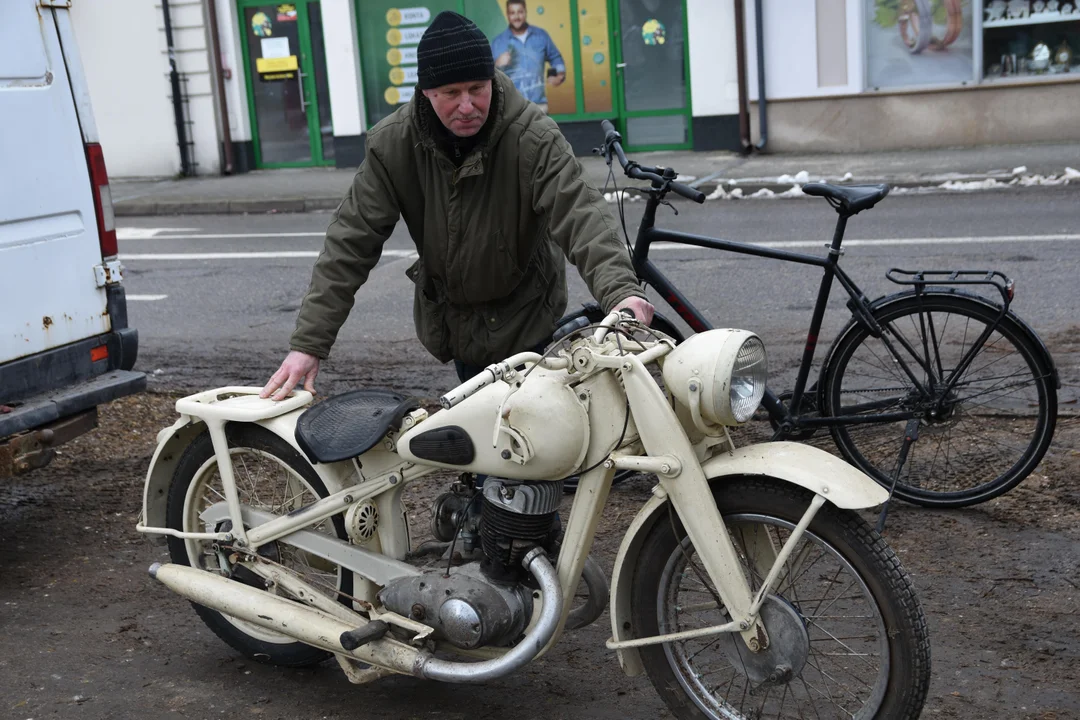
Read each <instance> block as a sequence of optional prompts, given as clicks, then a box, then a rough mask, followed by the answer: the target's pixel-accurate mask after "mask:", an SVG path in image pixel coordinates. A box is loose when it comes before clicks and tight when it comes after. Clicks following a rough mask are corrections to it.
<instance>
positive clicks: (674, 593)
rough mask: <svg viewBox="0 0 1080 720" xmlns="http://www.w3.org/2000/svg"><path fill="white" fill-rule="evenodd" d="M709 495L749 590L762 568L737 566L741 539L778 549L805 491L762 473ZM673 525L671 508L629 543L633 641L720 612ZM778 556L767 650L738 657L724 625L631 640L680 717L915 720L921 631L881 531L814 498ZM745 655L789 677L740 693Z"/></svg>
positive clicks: (924, 643)
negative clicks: (632, 547) (636, 545)
mask: <svg viewBox="0 0 1080 720" xmlns="http://www.w3.org/2000/svg"><path fill="white" fill-rule="evenodd" d="M713 495H714V497H715V499H716V503H717V506H718V507H719V508H720V512H721V514H722V515H723V517H724V522H725V524H726V525H727V527H728V530H729V532H730V533H731V537H732V540H733V542H734V543H735V547H736V550H737V552H738V556H739V559H740V561H741V562H742V563H743V572H744V573H745V574H746V576H747V577H748V578H749V579H750V581H751V588H752V589H753V590H756V589H757V588H758V587H760V584H761V580H762V577H763V576H764V575H765V574H766V573H767V572H768V567H761V568H755V569H753V570H751V569H750V568H749V565H750V560H749V558H750V557H751V556H752V553H750V552H748V547H752V546H748V544H747V543H748V541H750V540H751V539H755V538H756V539H757V541H758V542H771V543H772V544H773V547H775V548H779V547H780V545H779V544H778V543H782V542H783V541H784V540H786V539H787V537H788V536H789V532H790V529H791V528H793V527H794V526H795V525H796V524H797V523H798V521H799V519H800V518H801V516H802V514H803V513H804V512H805V510H806V508H807V507H808V506H809V504H810V500H811V499H812V495H811V494H810V493H809V492H807V491H805V490H803V489H801V488H798V487H795V486H793V485H790V484H788V483H784V482H782V481H779V480H775V479H772V478H753V479H751V478H741V479H724V480H722V481H716V482H714V485H713ZM766 533H767V534H766ZM683 534H684V533H683V529H682V526H681V524H679V523H678V520H677V519H675V518H674V515H673V514H671V513H662V514H661V515H660V516H659V519H658V521H657V522H656V524H655V525H654V526H653V528H652V529H651V530H650V532H649V535H648V536H647V537H646V539H645V541H644V543H643V545H642V551H641V555H640V556H639V557H638V560H637V565H636V567H635V570H634V584H633V588H632V590H631V608H630V609H631V622H632V628H633V633H634V637H647V636H652V635H657V634H661V633H672V632H678V631H681V630H686V629H691V628H697V627H707V626H710V625H719V624H723V623H726V622H729V621H730V620H729V619H728V618H727V614H726V613H725V612H724V611H723V610H722V608H721V607H719V606H720V603H719V602H718V601H714V600H712V598H714V597H716V593H715V590H714V589H713V588H712V586H711V583H708V584H707V583H706V581H707V577H708V576H707V575H706V574H705V572H704V569H703V568H702V567H701V564H700V561H699V560H698V559H697V557H696V553H695V552H694V548H693V546H692V544H691V543H690V541H689V539H685V538H683ZM680 540H681V541H680ZM761 547H768V546H767V545H763V546H761ZM788 563H789V568H790V569H789V571H788V574H787V576H786V577H782V578H781V580H780V582H779V584H778V585H777V586H776V589H775V590H774V593H773V596H771V597H770V598H769V600H767V601H766V603H765V605H763V606H762V617H763V619H764V620H765V629H766V632H768V633H769V638H770V643H772V644H771V646H770V649H767V650H766V651H764V652H762V653H761V654H759V655H752V654H749V652H748V651H746V650H745V645H744V644H743V640H742V638H741V636H739V635H738V634H733V633H725V634H723V635H711V636H705V637H700V638H696V639H692V640H684V641H681V642H671V643H664V644H661V645H646V646H644V647H642V648H641V649H640V653H641V660H642V663H643V665H644V667H645V672H646V673H647V674H648V676H649V679H650V680H651V681H652V684H653V686H654V687H655V688H656V691H657V692H658V693H659V694H660V696H661V697H662V698H663V699H664V702H665V703H667V705H668V708H669V709H670V710H671V712H672V714H674V715H675V717H677V718H681V719H682V720H690V719H694V720H699V719H700V718H725V719H731V718H761V717H770V718H772V717H776V718H796V717H799V718H802V717H813V718H827V717H842V718H850V717H852V716H853V715H854V716H857V717H867V718H870V717H874V718H890V719H892V718H897V719H900V718H916V717H918V716H919V713H920V711H921V710H922V706H923V703H924V702H925V700H926V693H927V688H928V687H929V684H930V640H929V634H928V631H927V628H926V621H925V618H924V617H923V614H922V610H921V608H920V606H919V602H918V600H917V598H916V597H915V591H914V588H913V586H912V583H911V580H910V578H909V577H908V576H907V573H906V572H905V571H904V569H903V567H901V565H900V561H899V560H898V559H897V558H896V556H895V555H894V554H893V552H892V550H891V549H890V548H889V547H888V545H886V544H885V541H884V540H883V539H882V538H881V536H880V535H878V534H877V533H876V532H875V531H874V530H873V529H872V528H871V527H870V526H869V525H868V524H867V523H866V522H865V521H864V520H863V519H862V518H860V517H859V516H858V515H857V514H856V513H854V512H852V511H846V510H839V509H838V508H836V507H835V506H833V505H832V504H826V505H825V506H823V507H822V508H821V510H819V511H818V513H817V515H816V516H815V517H814V520H813V522H811V523H810V526H809V528H808V530H807V533H806V534H805V535H804V536H803V538H802V539H801V540H800V545H799V546H798V547H796V548H795V551H794V552H793V553H792V555H791V559H790V560H789V561H788ZM811 568H813V569H814V571H813V572H812V573H810V572H808V571H809V570H810V569H811ZM841 574H845V577H844V578H843V579H841V577H840V576H841ZM814 603H816V604H814ZM826 603H827V604H826ZM811 604H814V607H813V608H811V607H810V606H811ZM823 605H824V608H823V607H822V606H823ZM708 606H711V607H708ZM770 606H771V610H769V608H770ZM825 613H828V614H827V615H826V614H825ZM739 646H741V647H742V648H743V650H742V653H745V654H740V651H739V649H738V648H739ZM800 648H801V649H800ZM770 652H771V653H775V654H774V655H772V656H768V653H770ZM855 653H859V654H858V655H855ZM873 653H877V654H876V655H874V654H873ZM844 657H858V658H859V659H860V660H861V661H862V662H861V663H855V662H854V660H844V659H843V658H844ZM875 657H876V658H877V660H874V659H873V658H875ZM833 658H837V660H834V659H833ZM755 659H759V662H762V663H764V665H765V667H766V669H771V668H772V667H773V665H774V664H776V665H783V664H785V663H788V664H789V667H790V671H791V674H790V675H789V676H788V677H787V678H785V679H782V680H780V681H779V682H777V683H775V684H773V685H772V686H771V687H770V686H767V685H765V684H764V682H763V683H759V684H755V685H754V687H753V688H751V684H752V681H751V680H750V679H749V677H748V675H755V674H757V675H758V677H760V673H761V669H762V668H761V667H760V666H758V667H756V668H755V666H754V664H753V660H755ZM800 659H801V660H802V662H801V663H800ZM845 664H847V665H850V666H853V667H845ZM864 664H865V665H867V666H868V667H865V668H864ZM747 667H749V668H750V670H747V669H746V668H747ZM710 668H711V669H710ZM860 681H861V682H863V683H865V686H864V685H860V684H859V682H860ZM714 683H715V685H714ZM766 687H767V688H768V689H767V691H766V690H765V689H764V688H766ZM751 689H754V690H755V692H754V693H753V694H751V693H750V692H749V691H750V690H751ZM850 696H854V698H855V699H854V700H852V699H851V697H850ZM837 705H840V706H841V707H844V708H845V709H846V710H847V711H850V712H841V711H840V710H839V709H838V708H837V707H836V706H837ZM785 711H786V712H788V714H787V715H784V714H783V713H784V712H785Z"/></svg>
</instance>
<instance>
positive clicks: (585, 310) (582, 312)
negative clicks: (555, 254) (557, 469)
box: [549, 303, 685, 494]
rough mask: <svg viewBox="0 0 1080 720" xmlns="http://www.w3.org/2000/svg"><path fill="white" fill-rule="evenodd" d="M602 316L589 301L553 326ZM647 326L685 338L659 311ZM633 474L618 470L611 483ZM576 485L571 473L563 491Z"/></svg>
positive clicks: (678, 337) (597, 307)
mask: <svg viewBox="0 0 1080 720" xmlns="http://www.w3.org/2000/svg"><path fill="white" fill-rule="evenodd" d="M604 317H606V315H605V313H604V311H603V310H601V309H600V306H599V305H597V304H596V303H589V304H587V305H585V306H583V307H582V308H581V309H579V310H577V311H575V312H572V313H570V314H569V315H566V316H565V317H563V318H562V319H561V320H559V322H558V324H557V325H556V326H555V327H556V328H561V327H562V326H563V325H566V324H567V323H570V322H573V321H574V320H577V319H578V318H585V319H587V320H588V321H589V322H590V323H598V322H600V321H601V320H603V319H604ZM649 327H651V328H653V329H654V330H656V331H658V332H662V333H663V334H665V335H668V336H670V337H671V338H672V339H674V340H675V344H679V343H681V342H682V341H683V340H684V339H685V338H684V337H683V334H682V333H681V332H680V331H679V329H678V328H677V327H675V326H674V325H673V324H672V322H671V321H670V320H668V319H667V318H666V317H664V316H663V315H661V314H659V313H656V314H654V315H653V321H652V323H651V324H650V326H649ZM549 344H550V343H549ZM634 475H637V473H636V472H634V471H632V470H620V471H618V472H616V473H615V477H614V478H613V479H612V481H611V484H612V485H618V484H619V483H621V482H622V481H623V480H626V479H628V478H631V477H633V476H634ZM577 485H578V476H577V475H571V476H570V477H568V478H566V479H565V480H563V492H564V493H567V494H570V493H573V492H575V491H576V490H577Z"/></svg>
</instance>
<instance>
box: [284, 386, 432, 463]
mask: <svg viewBox="0 0 1080 720" xmlns="http://www.w3.org/2000/svg"><path fill="white" fill-rule="evenodd" d="M418 407H420V403H419V402H418V401H416V400H415V399H413V398H407V397H403V396H401V395H398V394H397V393H394V392H390V391H389V390H353V391H352V392H347V393H345V394H343V395H337V396H335V397H332V398H328V399H326V400H324V401H323V402H321V403H319V404H318V405H315V406H313V407H311V408H309V409H307V410H305V411H304V413H303V414H302V415H301V416H300V418H299V419H298V420H297V421H296V444H297V445H299V446H300V449H301V450H303V451H304V452H305V453H306V454H307V456H308V459H309V460H311V461H312V462H323V463H328V462H337V461H338V460H348V459H349V458H354V457H356V456H358V455H362V454H363V453H365V452H367V451H368V450H370V449H371V448H373V447H375V445H376V444H378V442H379V441H380V440H382V439H383V438H384V437H386V433H388V432H389V431H390V428H395V429H398V428H400V427H401V419H402V418H403V417H404V416H405V415H406V414H407V413H409V412H411V411H413V410H415V409H416V408H418Z"/></svg>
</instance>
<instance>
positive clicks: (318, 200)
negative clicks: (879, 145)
mask: <svg viewBox="0 0 1080 720" xmlns="http://www.w3.org/2000/svg"><path fill="white" fill-rule="evenodd" d="M812 179H813V180H814V181H815V182H817V181H819V179H818V178H812ZM1014 179H1015V176H1013V175H1004V174H998V173H991V174H986V175H960V174H956V175H949V176H934V177H925V178H903V179H894V180H889V179H886V178H859V179H858V184H860V185H869V184H878V183H885V184H888V185H889V186H890V187H891V188H892V189H894V190H897V189H905V190H922V191H923V192H926V193H949V192H976V191H979V190H980V189H978V188H973V189H968V190H962V189H961V190H951V189H948V188H944V187H942V184H943V183H946V182H958V183H980V182H987V181H990V180H993V181H996V182H997V183H999V185H995V186H994V187H993V188H986V190H990V189H994V190H1003V189H1012V188H1017V189H1022V188H1023V187H1024V186H1022V185H1019V184H1013V183H1012V181H1013V180H1014ZM820 181H821V182H833V183H842V182H851V181H850V180H848V181H843V180H841V179H840V178H822V179H820ZM721 184H722V185H723V186H724V189H725V190H727V191H728V192H730V191H732V190H734V189H736V188H740V189H742V192H743V197H744V198H745V197H746V196H749V195H753V194H754V193H756V192H759V191H761V190H768V191H769V192H771V193H775V194H777V195H779V194H781V193H784V192H787V191H788V190H791V189H792V188H793V187H795V184H793V183H790V182H785V183H779V182H777V181H776V180H775V179H772V178H746V179H741V180H740V179H731V180H729V179H724V180H722V181H721V182H719V183H717V182H706V183H702V184H701V185H699V186H697V189H698V190H701V191H702V192H703V193H705V194H706V195H709V194H711V193H713V192H715V191H716V188H717V187H718V186H719V185H721ZM1070 185H1071V186H1072V187H1074V188H1080V182H1072V183H1070V182H1065V183H1062V184H1056V185H1053V187H1068V186H1070ZM640 187H644V186H640V185H633V184H627V185H620V187H619V189H620V190H626V189H632V188H640ZM1033 187H1041V186H1039V185H1033ZM670 197H671V199H673V200H676V201H678V202H689V201H688V200H684V199H683V198H681V197H678V196H676V195H671V196H670ZM340 204H341V197H338V196H335V197H309V198H298V197H283V198H259V199H242V200H221V199H217V198H200V199H194V198H191V199H184V200H153V199H142V198H140V199H133V200H118V201H114V203H113V214H114V215H116V216H117V217H146V216H167V215H244V214H273V213H307V212H320V211H326V210H335V209H337V207H338V205H340Z"/></svg>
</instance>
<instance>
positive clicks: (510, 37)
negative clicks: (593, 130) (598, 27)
mask: <svg viewBox="0 0 1080 720" xmlns="http://www.w3.org/2000/svg"><path fill="white" fill-rule="evenodd" d="M464 14H465V15H466V16H467V17H468V18H469V19H470V20H472V21H473V22H474V23H476V25H477V26H478V27H479V28H480V30H482V31H483V33H484V35H486V36H487V37H488V40H490V41H491V47H492V55H493V56H494V57H495V66H496V67H498V68H499V69H500V70H502V71H503V72H504V73H506V74H507V75H509V76H510V78H511V79H512V80H513V81H514V85H515V86H516V87H517V89H518V90H519V91H520V92H521V93H522V94H523V95H524V96H525V97H526V98H528V99H529V100H532V101H533V102H535V103H537V104H539V105H540V106H541V107H543V106H545V105H546V106H547V112H548V113H549V114H550V115H562V114H573V113H576V112H577V88H576V86H575V84H576V82H577V79H578V73H577V69H576V68H575V67H574V46H573V42H574V33H573V28H572V25H571V18H570V0H523V1H521V0H511V1H510V2H507V1H506V0H466V2H465V13H464Z"/></svg>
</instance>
